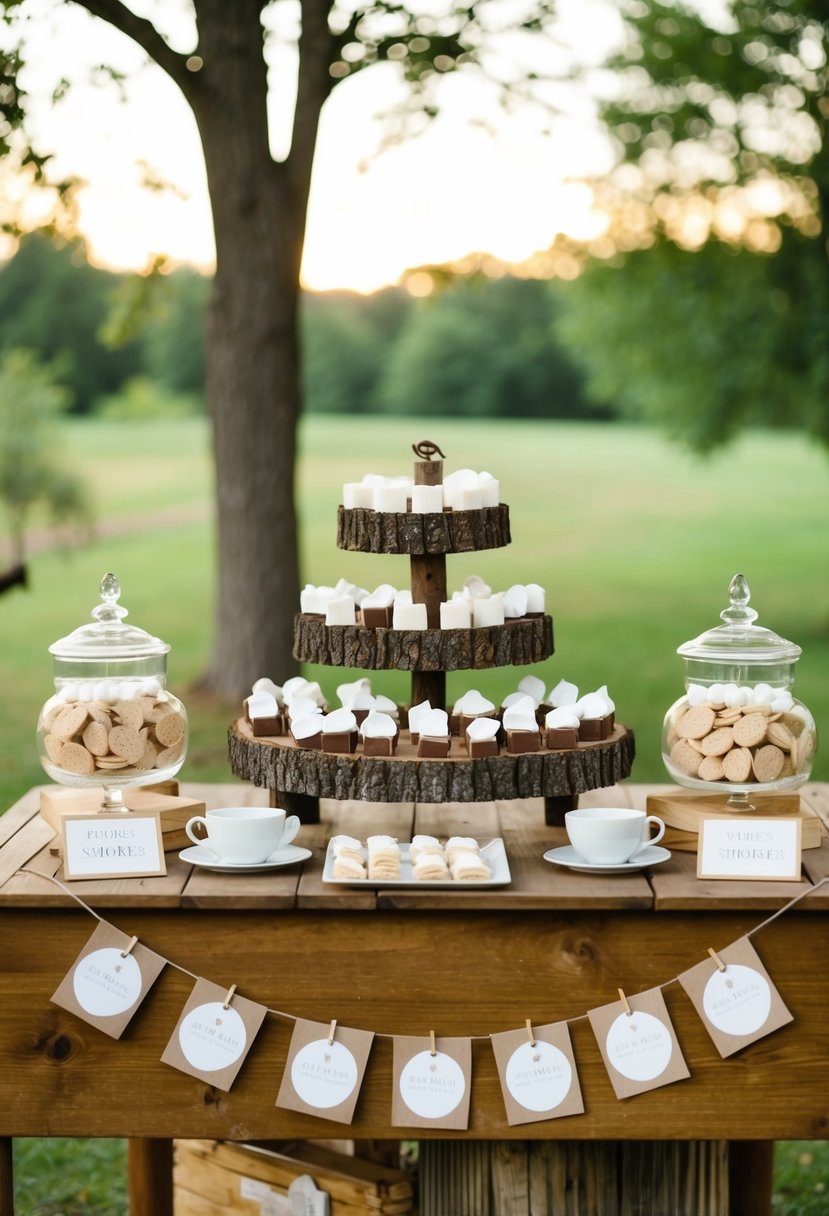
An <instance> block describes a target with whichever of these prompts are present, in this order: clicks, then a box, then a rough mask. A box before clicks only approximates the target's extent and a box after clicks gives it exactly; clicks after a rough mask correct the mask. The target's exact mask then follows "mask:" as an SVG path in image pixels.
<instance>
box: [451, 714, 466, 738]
mask: <svg viewBox="0 0 829 1216" xmlns="http://www.w3.org/2000/svg"><path fill="white" fill-rule="evenodd" d="M461 721H462V718H461V715H460V714H456V713H455V712H454V711H453V710H450V711H449V734H450V735H461V734H463V731H462V730H461Z"/></svg>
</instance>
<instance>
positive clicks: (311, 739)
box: [291, 730, 322, 751]
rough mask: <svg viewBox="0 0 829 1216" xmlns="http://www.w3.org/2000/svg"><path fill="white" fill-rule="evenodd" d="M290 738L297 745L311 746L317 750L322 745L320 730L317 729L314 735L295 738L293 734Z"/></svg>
mask: <svg viewBox="0 0 829 1216" xmlns="http://www.w3.org/2000/svg"><path fill="white" fill-rule="evenodd" d="M291 738H292V739H293V741H294V743H295V744H296V745H297V747H306V748H312V749H313V750H315V751H319V750H320V748H321V747H322V730H318V731H317V733H316V734H315V735H308V737H307V738H306V739H297V737H296V735H293V734H292V735H291Z"/></svg>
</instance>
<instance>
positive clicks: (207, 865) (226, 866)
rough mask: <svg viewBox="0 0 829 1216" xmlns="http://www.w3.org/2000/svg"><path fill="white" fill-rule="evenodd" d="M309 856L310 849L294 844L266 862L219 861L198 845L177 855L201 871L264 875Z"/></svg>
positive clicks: (272, 854)
mask: <svg viewBox="0 0 829 1216" xmlns="http://www.w3.org/2000/svg"><path fill="white" fill-rule="evenodd" d="M310 856H311V850H310V849H302V848H300V846H299V845H296V844H288V845H286V846H285V848H284V849H279V850H278V851H277V852H276V853H271V855H270V857H269V858H268V860H267V861H253V862H250V861H219V860H218V859H217V857H216V855H215V854H214V853H212V852H211V851H210V850H209V849H206V848H205V847H204V845H200V844H194V845H193V846H192V847H191V848H189V849H183V850H182V851H181V853H179V857H180V858H181V860H182V861H186V862H187V864H188V865H190V866H199V867H200V868H201V869H203V870H215V871H216V872H217V873H219V874H264V873H266V872H267V871H269V870H278V869H280V868H281V867H282V866H293V865H296V863H297V862H298V861H307V860H308V858H309V857H310Z"/></svg>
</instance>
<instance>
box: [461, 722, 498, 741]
mask: <svg viewBox="0 0 829 1216" xmlns="http://www.w3.org/2000/svg"><path fill="white" fill-rule="evenodd" d="M500 728H501V723H500V722H499V721H498V719H497V718H475V719H474V721H472V722H470V723H469V725H468V726H467V728H466V736H467V738H468V739H472V740H473V742H475V741H477V740H480V739H494V738H495V736H496V735H497V734H498V731H499V730H500Z"/></svg>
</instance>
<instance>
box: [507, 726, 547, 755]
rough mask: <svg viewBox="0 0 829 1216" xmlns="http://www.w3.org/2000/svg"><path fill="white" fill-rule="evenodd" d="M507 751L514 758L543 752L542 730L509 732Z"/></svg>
mask: <svg viewBox="0 0 829 1216" xmlns="http://www.w3.org/2000/svg"><path fill="white" fill-rule="evenodd" d="M507 751H508V752H509V753H510V755H512V756H523V755H525V754H526V753H527V752H538V751H541V731H540V730H508V731H507Z"/></svg>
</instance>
